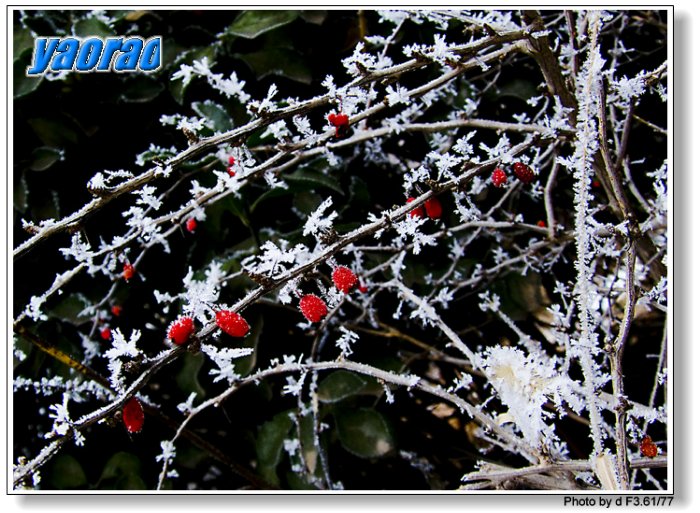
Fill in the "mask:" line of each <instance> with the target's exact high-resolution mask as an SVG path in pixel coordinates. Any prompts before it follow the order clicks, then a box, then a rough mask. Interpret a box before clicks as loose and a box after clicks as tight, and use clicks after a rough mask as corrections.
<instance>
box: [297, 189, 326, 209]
mask: <svg viewBox="0 0 700 513" xmlns="http://www.w3.org/2000/svg"><path fill="white" fill-rule="evenodd" d="M321 203H323V198H322V197H321V195H320V194H316V193H315V192H309V191H302V192H298V193H296V194H295V195H294V208H296V209H297V210H299V211H300V212H301V213H303V214H306V215H309V214H311V213H312V212H313V211H314V210H316V209H317V208H318V206H319V205H320V204H321Z"/></svg>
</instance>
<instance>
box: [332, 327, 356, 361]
mask: <svg viewBox="0 0 700 513" xmlns="http://www.w3.org/2000/svg"><path fill="white" fill-rule="evenodd" d="M340 331H341V333H342V335H341V336H340V338H339V339H338V340H336V341H335V346H336V347H337V348H338V349H340V354H341V356H342V357H343V358H347V357H349V356H350V355H351V354H352V352H353V351H352V345H353V344H354V343H355V342H357V341H358V340H360V336H359V335H358V334H357V333H355V332H354V331H350V330H349V329H347V328H346V327H345V326H341V327H340Z"/></svg>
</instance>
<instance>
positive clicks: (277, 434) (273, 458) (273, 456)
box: [255, 411, 293, 486]
mask: <svg viewBox="0 0 700 513" xmlns="http://www.w3.org/2000/svg"><path fill="white" fill-rule="evenodd" d="M292 424H293V423H292V419H290V418H289V411H284V412H282V413H278V414H277V415H275V416H274V417H273V418H272V420H270V421H268V422H266V423H265V424H263V425H262V427H261V428H260V432H259V433H258V438H257V440H256V444H255V448H256V451H257V455H258V471H259V472H260V475H261V476H262V477H263V478H264V479H265V480H267V481H268V482H269V483H270V484H273V485H275V486H279V477H278V476H277V471H276V468H277V465H278V464H279V462H280V458H281V455H282V447H283V445H284V440H285V438H287V433H289V430H290V429H291V428H292Z"/></svg>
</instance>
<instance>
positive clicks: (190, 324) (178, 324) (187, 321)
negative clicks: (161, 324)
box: [168, 317, 194, 346]
mask: <svg viewBox="0 0 700 513" xmlns="http://www.w3.org/2000/svg"><path fill="white" fill-rule="evenodd" d="M192 333H194V321H193V320H192V318H190V317H180V318H179V319H177V320H176V321H173V322H172V323H170V327H169V328H168V338H169V339H171V340H172V341H173V342H174V343H175V344H176V345H178V346H181V345H182V344H184V343H185V342H187V341H188V340H189V339H190V337H191V336H192Z"/></svg>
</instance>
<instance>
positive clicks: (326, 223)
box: [304, 198, 338, 236]
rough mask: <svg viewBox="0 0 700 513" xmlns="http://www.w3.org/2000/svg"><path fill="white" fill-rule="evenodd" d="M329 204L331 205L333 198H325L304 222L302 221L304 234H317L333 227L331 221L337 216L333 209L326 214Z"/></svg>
mask: <svg viewBox="0 0 700 513" xmlns="http://www.w3.org/2000/svg"><path fill="white" fill-rule="evenodd" d="M331 205H333V199H332V198H326V199H325V201H324V202H323V203H321V204H320V205H319V206H318V208H317V209H316V210H314V212H313V213H312V214H311V215H310V216H309V217H308V219H307V220H306V223H304V235H314V236H317V235H318V234H320V233H323V232H325V231H326V230H330V229H331V228H333V221H334V220H335V218H336V217H338V213H337V212H336V211H335V210H333V211H331V212H330V213H329V214H326V210H327V209H328V208H330V207H331Z"/></svg>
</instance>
